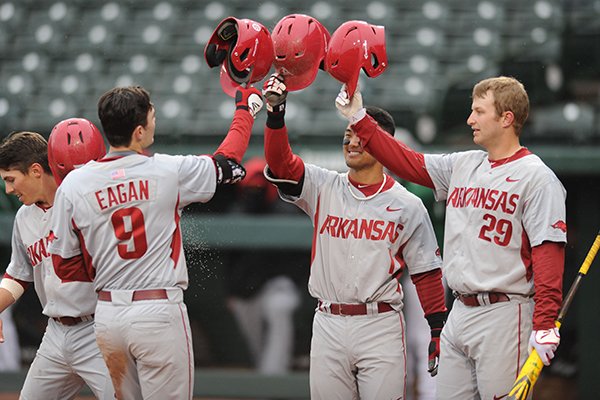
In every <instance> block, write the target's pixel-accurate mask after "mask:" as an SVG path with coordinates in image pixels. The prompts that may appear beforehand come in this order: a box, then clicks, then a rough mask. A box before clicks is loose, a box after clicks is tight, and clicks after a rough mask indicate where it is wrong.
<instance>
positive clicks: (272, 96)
mask: <svg viewBox="0 0 600 400" xmlns="http://www.w3.org/2000/svg"><path fill="white" fill-rule="evenodd" d="M262 93H263V96H265V100H266V101H267V112H270V113H273V112H274V113H278V112H282V111H285V100H286V99H287V93H288V92H287V87H286V86H285V83H284V79H283V76H281V75H279V74H277V73H275V74H272V75H271V76H270V77H269V79H267V81H266V82H265V84H264V85H263V91H262Z"/></svg>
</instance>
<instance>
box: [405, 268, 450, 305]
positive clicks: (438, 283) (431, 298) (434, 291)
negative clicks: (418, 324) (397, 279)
mask: <svg viewBox="0 0 600 400" xmlns="http://www.w3.org/2000/svg"><path fill="white" fill-rule="evenodd" d="M410 279H411V280H412V282H413V284H414V285H415V287H416V289H417V295H418V296H419V301H420V302H421V307H422V308H423V312H424V314H425V316H428V315H431V314H435V313H441V312H446V311H447V308H446V296H445V291H444V285H443V284H442V270H441V269H439V268H436V269H434V270H431V271H427V272H423V273H420V274H415V275H411V276H410Z"/></svg>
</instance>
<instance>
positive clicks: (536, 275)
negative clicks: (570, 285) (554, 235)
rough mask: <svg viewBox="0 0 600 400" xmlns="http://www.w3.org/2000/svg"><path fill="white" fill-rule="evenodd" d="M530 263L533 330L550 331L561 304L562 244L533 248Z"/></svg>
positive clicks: (563, 249) (563, 258) (554, 243)
mask: <svg viewBox="0 0 600 400" xmlns="http://www.w3.org/2000/svg"><path fill="white" fill-rule="evenodd" d="M532 261H533V284H534V287H535V295H534V297H533V299H534V300H535V308H534V311H533V329H534V330H541V329H550V328H553V327H554V326H555V321H556V318H557V317H558V312H559V310H560V306H561V303H562V284H563V272H564V265H565V246H564V243H556V242H543V243H542V244H540V245H539V246H535V247H534V248H533V249H532Z"/></svg>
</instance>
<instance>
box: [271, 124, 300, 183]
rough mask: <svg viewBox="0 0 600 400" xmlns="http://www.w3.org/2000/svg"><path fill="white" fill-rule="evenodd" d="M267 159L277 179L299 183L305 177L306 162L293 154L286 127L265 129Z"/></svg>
mask: <svg viewBox="0 0 600 400" xmlns="http://www.w3.org/2000/svg"><path fill="white" fill-rule="evenodd" d="M265 159H266V160H267V164H268V165H269V169H270V170H271V172H272V173H273V175H274V176H275V177H276V178H279V179H288V180H291V181H295V182H299V181H300V179H301V178H302V176H303V175H304V162H303V161H302V159H301V158H300V157H298V156H297V155H295V154H294V153H293V152H292V148H291V147H290V143H289V140H288V134H287V128H286V127H285V125H284V126H283V127H282V128H279V129H273V128H270V127H269V126H266V127H265Z"/></svg>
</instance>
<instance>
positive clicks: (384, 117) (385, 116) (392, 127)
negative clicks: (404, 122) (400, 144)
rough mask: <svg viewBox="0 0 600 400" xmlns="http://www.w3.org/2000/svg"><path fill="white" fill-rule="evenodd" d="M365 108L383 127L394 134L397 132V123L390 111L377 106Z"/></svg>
mask: <svg viewBox="0 0 600 400" xmlns="http://www.w3.org/2000/svg"><path fill="white" fill-rule="evenodd" d="M365 110H366V111H367V114H369V115H370V116H371V117H372V118H373V119H374V120H375V121H376V122H377V124H378V125H379V126H380V127H381V129H383V130H384V131H386V132H387V133H389V134H390V135H392V136H394V133H395V132H396V123H395V122H394V118H393V117H392V116H391V115H390V113H389V112H387V111H385V110H384V109H383V108H379V107H375V106H366V107H365Z"/></svg>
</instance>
